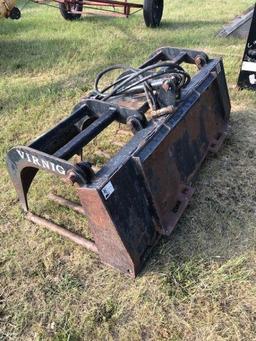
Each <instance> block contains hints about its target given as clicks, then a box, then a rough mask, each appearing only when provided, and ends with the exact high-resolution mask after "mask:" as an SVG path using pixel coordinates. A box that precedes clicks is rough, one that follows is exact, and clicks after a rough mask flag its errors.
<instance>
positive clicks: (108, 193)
mask: <svg viewBox="0 0 256 341" xmlns="http://www.w3.org/2000/svg"><path fill="white" fill-rule="evenodd" d="M114 191H115V190H114V187H113V185H112V182H111V181H109V182H108V183H107V184H106V185H105V186H104V187H103V188H102V190H101V193H102V194H103V196H104V198H105V199H106V200H107V199H108V198H109V197H110V196H111V194H112V193H113V192H114Z"/></svg>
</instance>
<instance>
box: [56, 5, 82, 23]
mask: <svg viewBox="0 0 256 341" xmlns="http://www.w3.org/2000/svg"><path fill="white" fill-rule="evenodd" d="M59 9H60V14H61V15H62V16H63V18H64V19H66V20H77V19H79V18H80V17H81V15H82V13H69V12H70V11H78V12H82V10H83V4H81V3H79V2H77V3H74V4H72V3H63V2H62V3H59Z"/></svg>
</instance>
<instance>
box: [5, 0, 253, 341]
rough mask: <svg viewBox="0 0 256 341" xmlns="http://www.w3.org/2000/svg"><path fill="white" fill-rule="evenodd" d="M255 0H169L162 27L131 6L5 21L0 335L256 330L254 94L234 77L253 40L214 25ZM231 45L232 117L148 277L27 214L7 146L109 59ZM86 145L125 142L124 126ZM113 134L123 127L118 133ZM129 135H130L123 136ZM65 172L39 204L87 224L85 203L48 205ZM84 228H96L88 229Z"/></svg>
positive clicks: (63, 107) (38, 126)
mask: <svg viewBox="0 0 256 341" xmlns="http://www.w3.org/2000/svg"><path fill="white" fill-rule="evenodd" d="M251 4H252V1H249V0H240V1H233V0H226V1H223V0H215V1H201V2H198V1H195V0H186V1H180V0H172V1H165V13H164V18H163V23H162V26H161V28H159V29H157V30H150V29H147V28H146V27H145V26H144V24H143V18H142V16H141V15H140V14H136V15H135V16H132V17H131V18H130V19H128V20H126V19H114V18H102V17H90V18H86V17H84V18H83V19H82V20H79V21H77V22H66V21H64V20H63V19H62V18H61V16H60V14H59V12H58V11H55V10H54V9H51V8H46V7H43V6H37V5H30V6H28V7H26V9H24V11H23V17H22V19H21V20H20V21H10V20H1V21H0V122H1V135H0V162H1V164H0V176H1V177H0V181H1V183H0V184H1V191H0V200H1V206H0V236H1V247H0V340H1V341H3V340H55V341H57V340H58V341H60V340H61V341H64V340H69V341H71V340H76V341H77V340H171V341H180V340H189V341H192V340H199V341H205V340H214V341H218V340H232V341H233V340H246V341H248V340H255V339H256V330H255V325H256V323H255V322H256V316H255V311H256V296H255V295H256V288H255V279H256V278H255V263H256V262H255V261H256V252H255V237H256V236H255V225H256V191H255V188H256V151H255V140H256V133H255V132H256V110H255V104H256V102H255V93H252V92H248V91H241V92H239V91H237V90H236V89H235V88H234V85H235V84H236V79H237V76H238V72H239V65H240V62H241V56H242V53H243V49H244V45H245V42H244V41H242V40H237V39H219V38H217V37H216V32H217V31H218V30H219V29H220V28H221V27H222V26H223V24H225V23H227V22H228V21H229V20H230V19H232V18H233V17H234V15H237V14H239V13H241V12H242V11H243V10H245V9H246V8H247V7H248V6H249V5H251ZM166 45H169V46H178V47H188V48H195V49H202V50H204V51H206V52H207V53H208V54H209V55H210V56H223V58H224V64H225V68H226V74H227V79H228V84H229V87H230V95H231V99H232V108H233V109H232V115H231V122H230V123H231V129H230V133H229V136H228V138H227V140H226V141H225V143H224V146H223V148H222V149H221V151H220V153H219V154H218V155H217V156H210V157H209V158H208V160H207V162H206V163H204V165H203V167H202V169H201V172H200V175H199V177H198V179H197V181H196V184H195V185H196V192H195V194H194V196H193V199H192V201H191V204H190V206H189V208H188V209H187V210H186V212H185V214H184V215H183V217H182V219H181V220H180V222H179V224H178V226H177V229H176V230H175V231H174V233H173V234H172V235H171V237H170V238H169V239H163V240H162V241H161V243H160V244H159V246H158V247H157V248H156V249H155V250H154V252H153V254H152V255H151V257H150V258H149V260H148V262H147V264H146V266H145V269H144V270H143V272H142V273H141V275H140V276H139V277H138V278H137V279H136V280H131V279H129V278H127V277H125V276H123V275H122V274H120V273H118V272H117V271H115V270H113V269H110V268H108V267H105V266H104V265H102V264H101V263H100V262H99V260H98V259H97V257H96V256H94V255H92V254H90V253H89V252H87V251H85V250H83V249H82V248H80V247H78V246H76V245H74V244H72V243H71V242H69V241H67V240H63V239H62V238H61V237H59V236H56V235H55V234H53V233H51V232H48V231H46V230H44V229H40V228H37V227H35V225H32V224H31V223H29V222H28V221H26V220H25V219H24V216H23V214H22V213H21V210H20V208H19V206H18V203H17V200H16V196H15V192H14V190H13V187H12V184H11V183H10V181H9V178H8V175H7V171H6V168H5V156H6V152H7V151H8V150H9V149H10V148H11V147H12V146H15V145H18V144H26V143H28V142H29V141H30V140H31V139H33V138H34V137H36V136H38V135H39V134H40V133H42V132H43V131H44V130H46V129H48V128H49V127H51V126H52V125H53V124H54V123H56V122H58V121H59V120H60V119H61V118H63V117H65V116H66V115H67V113H69V112H70V111H71V109H72V106H73V105H75V104H76V103H77V102H78V101H79V99H80V98H81V97H82V96H83V95H84V94H85V93H86V92H87V91H88V90H90V89H91V88H92V87H93V81H94V78H95V75H96V73H97V72H98V71H100V70H101V69H102V68H104V67H106V66H108V65H110V64H114V63H119V62H121V63H124V64H131V65H134V66H136V65H138V64H140V63H142V62H143V61H144V60H145V58H147V56H148V55H149V54H150V53H151V52H152V51H154V49H156V48H158V47H160V46H166ZM115 129H116V127H113V128H112V130H109V131H107V132H106V134H105V135H104V137H101V138H99V139H97V141H96V142H95V143H93V144H91V145H90V147H89V148H88V152H87V156H88V158H90V157H91V158H92V161H93V162H95V163H96V164H98V165H100V164H101V163H102V162H103V161H104V155H103V156H92V154H93V153H94V152H95V151H96V150H97V149H100V150H105V151H107V152H110V153H111V152H114V151H115V149H114V148H115V147H113V144H112V141H113V135H114V134H113V131H115ZM114 138H115V137H114ZM121 139H122V137H120V140H121ZM51 190H52V191H54V192H62V193H63V192H66V195H68V196H70V197H72V196H73V193H69V192H68V190H67V189H65V187H63V186H60V184H59V181H58V179H56V178H54V177H50V176H46V175H44V174H42V175H41V177H39V179H38V180H37V182H36V184H35V186H34V188H33V190H32V192H31V200H30V204H31V207H33V210H34V211H36V212H38V213H40V214H44V215H45V216H47V215H49V216H51V215H55V216H56V218H55V219H56V221H57V222H61V223H64V224H66V225H70V226H71V228H72V229H73V230H77V231H80V232H81V231H83V233H84V234H85V235H89V232H88V231H87V228H86V224H87V223H86V222H85V221H84V220H82V219H81V218H80V217H78V216H77V215H76V214H70V212H68V211H67V210H65V209H60V208H59V207H57V206H56V205H53V204H50V203H49V202H48V201H47V200H46V198H45V195H46V194H47V193H48V192H49V191H51ZM84 229H86V231H84Z"/></svg>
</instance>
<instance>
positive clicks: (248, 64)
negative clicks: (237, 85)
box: [242, 62, 256, 72]
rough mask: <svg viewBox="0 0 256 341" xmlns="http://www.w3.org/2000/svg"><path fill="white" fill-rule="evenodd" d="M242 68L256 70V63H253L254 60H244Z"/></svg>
mask: <svg viewBox="0 0 256 341" xmlns="http://www.w3.org/2000/svg"><path fill="white" fill-rule="evenodd" d="M242 70H243V71H252V72H256V63H253V62H243V64H242Z"/></svg>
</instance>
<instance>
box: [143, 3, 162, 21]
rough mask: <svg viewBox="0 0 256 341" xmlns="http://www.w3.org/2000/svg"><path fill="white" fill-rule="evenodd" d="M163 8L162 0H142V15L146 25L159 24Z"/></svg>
mask: <svg viewBox="0 0 256 341" xmlns="http://www.w3.org/2000/svg"><path fill="white" fill-rule="evenodd" d="M163 9H164V0H144V5H143V15H144V21H145V24H146V26H147V27H157V26H159V25H160V22H161V19H162V15H163Z"/></svg>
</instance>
